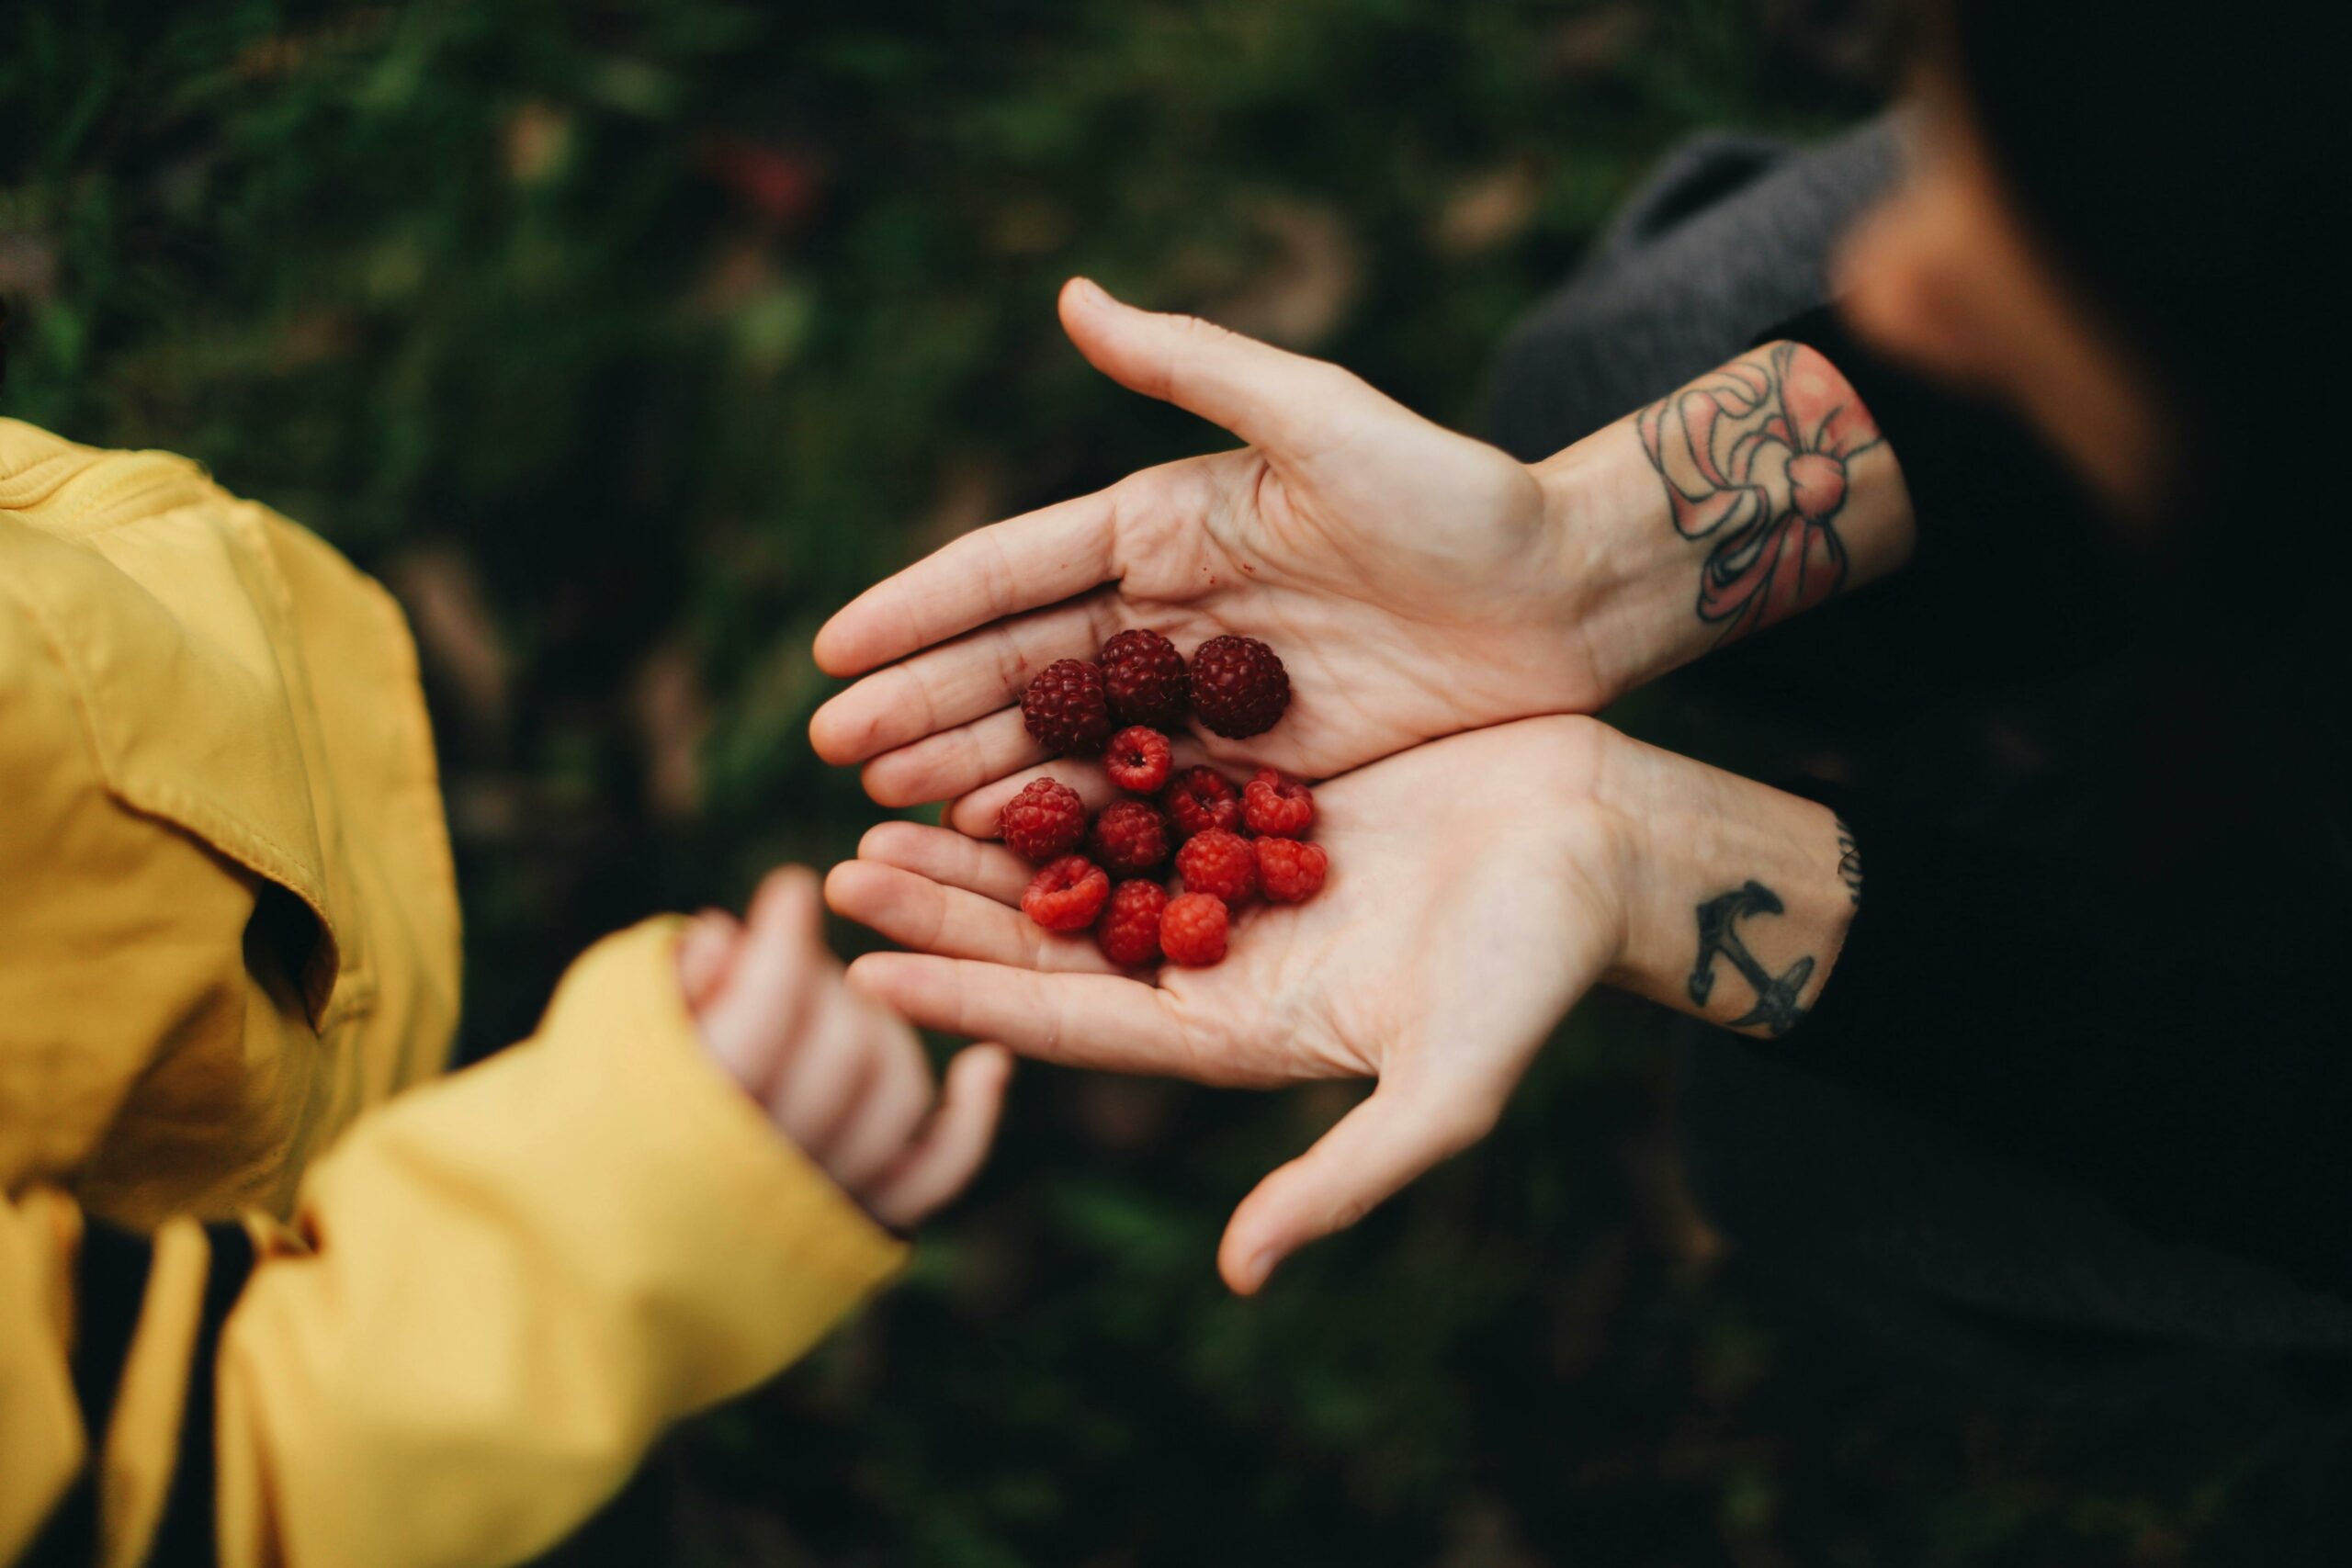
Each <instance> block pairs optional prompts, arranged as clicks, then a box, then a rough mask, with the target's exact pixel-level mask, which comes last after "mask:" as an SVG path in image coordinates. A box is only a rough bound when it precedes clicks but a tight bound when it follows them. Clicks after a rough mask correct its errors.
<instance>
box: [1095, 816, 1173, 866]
mask: <svg viewBox="0 0 2352 1568" xmlns="http://www.w3.org/2000/svg"><path fill="white" fill-rule="evenodd" d="M1092 848H1093V851H1094V859H1095V862H1096V863H1097V864H1099V865H1101V866H1102V867H1103V870H1105V871H1107V872H1109V873H1110V874H1112V875H1114V876H1141V875H1142V874H1144V873H1145V872H1147V871H1154V870H1157V869H1158V868H1159V866H1160V865H1161V864H1162V863H1165V862H1166V861H1167V859H1168V818H1165V817H1162V816H1161V815H1160V814H1159V810H1158V809H1157V808H1156V807H1152V806H1151V805H1149V804H1148V803H1147V802H1145V801H1140V800H1114V801H1113V802H1112V803H1111V804H1110V805H1108V806H1106V807H1103V815H1102V816H1100V817H1097V818H1095V819H1094V841H1093V845H1092Z"/></svg>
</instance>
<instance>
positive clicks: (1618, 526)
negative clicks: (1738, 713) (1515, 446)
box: [1530, 419, 1713, 709]
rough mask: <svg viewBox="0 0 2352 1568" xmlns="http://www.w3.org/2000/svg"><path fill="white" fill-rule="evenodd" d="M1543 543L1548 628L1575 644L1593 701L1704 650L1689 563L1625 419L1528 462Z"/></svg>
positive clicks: (1707, 634) (1708, 634)
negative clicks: (1548, 582)
mask: <svg viewBox="0 0 2352 1568" xmlns="http://www.w3.org/2000/svg"><path fill="white" fill-rule="evenodd" d="M1530 471H1531V472H1532V474H1533V475H1534V477H1535V482H1536V487H1537V489H1538V490H1539V491H1540V492H1541V493H1542V495H1543V503H1544V527H1545V534H1546V536H1547V537H1548V538H1549V539H1550V540H1551V541H1552V542H1553V552H1552V558H1553V560H1554V561H1555V572H1554V581H1557V582H1558V583H1559V584H1560V591H1559V592H1557V593H1556V594H1555V595H1554V603H1555V606H1556V615H1557V629H1558V631H1559V633H1560V635H1562V636H1563V637H1565V638H1566V639H1568V646H1571V647H1576V648H1578V649H1580V650H1581V653H1582V656H1583V658H1584V660H1585V663H1586V667H1587V668H1588V669H1589V671H1590V672H1591V678H1592V681H1593V684H1594V687H1595V691H1596V693H1597V695H1596V700H1595V701H1594V703H1593V706H1594V707H1595V708H1596V709H1598V708H1600V707H1603V706H1606V705H1608V704H1609V703H1611V702H1614V701H1615V700H1616V699H1617V698H1619V697H1621V696H1623V695H1624V694H1626V693H1628V692H1631V691H1634V690H1635V689H1637V688H1638V687H1640V686H1642V685H1645V684H1646V683H1647V682H1650V681H1653V680H1655V679H1657V677H1658V676H1660V675H1663V674H1665V673H1666V672H1667V671H1669V670H1672V669H1674V668H1675V667H1676V666H1678V665H1680V664H1684V663H1687V662H1689V661H1690V660H1692V659H1695V658H1697V657H1698V656H1699V655H1700V654H1702V653H1703V652H1705V651H1706V649H1707V648H1708V647H1709V646H1710V645H1711V643H1712V641H1713V628H1710V627H1708V626H1706V625H1705V624H1704V623H1703V622H1701V621H1700V620H1699V619H1698V617H1697V616H1696V615H1693V614H1692V611H1691V603H1692V596H1693V594H1694V592H1696V579H1695V577H1694V576H1693V572H1694V569H1695V564H1696V563H1695V562H1694V560H1693V558H1692V556H1691V546H1690V543H1689V541H1687V540H1685V539H1683V538H1682V537H1681V536H1679V534H1677V533H1676V532H1675V528H1674V520H1673V517H1672V515H1671V513H1670V512H1669V510H1668V502H1667V498H1666V492H1665V491H1664V489H1663V487H1662V486H1661V485H1660V483H1659V480H1658V477H1657V469H1656V468H1653V467H1652V466H1651V464H1650V462H1649V460H1648V458H1647V457H1646V456H1645V454H1644V452H1643V450H1642V444H1641V439H1640V437H1639V435H1638V434H1636V433H1635V431H1634V422H1633V421H1632V420H1630V419H1624V420H1619V421H1618V422H1616V423H1613V424H1611V425H1608V426H1605V427H1604V428H1602V429H1600V430H1599V431H1596V432H1595V433H1594V434H1591V435H1589V436H1587V437H1586V438H1585V439H1583V440H1582V441H1579V442H1577V444H1576V445H1575V446H1569V447H1566V448H1564V449H1563V450H1561V451H1559V452H1556V453H1555V454H1553V455H1552V456H1551V457H1546V458H1544V459H1543V460H1542V461H1541V462H1538V463H1535V464H1532V465H1531V468H1530Z"/></svg>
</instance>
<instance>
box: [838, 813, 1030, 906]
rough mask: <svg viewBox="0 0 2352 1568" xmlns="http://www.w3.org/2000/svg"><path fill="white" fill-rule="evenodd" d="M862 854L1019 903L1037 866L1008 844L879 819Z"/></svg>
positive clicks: (867, 834)
mask: <svg viewBox="0 0 2352 1568" xmlns="http://www.w3.org/2000/svg"><path fill="white" fill-rule="evenodd" d="M857 858H858V859H859V860H862V861H870V862H872V863H876V864H877V865H894V866H897V867H898V868H899V870H900V871H911V872H913V873H914V874H916V875H917V876H927V877H929V878H930V879H931V880H932V881H933V882H937V883H941V884H943V885H944V886H949V887H960V888H962V889H963V890H964V891H965V892H967V893H977V894H978V895H979V896H980V897H983V898H993V899H995V900H996V901H997V902H998V903H1000V904H1012V905H1018V904H1019V903H1020V902H1021V896H1022V895H1023V893H1026V892H1027V891H1028V890H1029V882H1030V879H1031V878H1032V877H1034V876H1035V875H1036V874H1037V868H1036V867H1035V866H1034V865H1031V864H1030V863H1028V862H1027V861H1025V860H1023V859H1022V858H1021V857H1020V856H1019V855H1017V854H1014V853H1013V852H1012V851H1011V850H1008V849H1006V848H1005V847H1004V846H1003V845H1002V844H990V843H984V842H982V841H980V840H978V839H974V838H970V837H967V835H965V834H962V833H958V832H955V831H952V830H950V829H945V828H933V827H932V826H931V825H930V824H928V823H924V822H877V823H876V824H875V825H874V826H873V827H871V828H868V829H866V830H865V837H864V838H863V839H860V840H858V841H857Z"/></svg>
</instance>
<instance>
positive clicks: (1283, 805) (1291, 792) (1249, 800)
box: [1241, 768, 1315, 839]
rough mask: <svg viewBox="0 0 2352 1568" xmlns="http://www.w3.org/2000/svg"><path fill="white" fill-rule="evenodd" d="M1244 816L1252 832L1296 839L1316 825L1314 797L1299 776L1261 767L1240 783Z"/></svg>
mask: <svg viewBox="0 0 2352 1568" xmlns="http://www.w3.org/2000/svg"><path fill="white" fill-rule="evenodd" d="M1241 819H1242V820H1243V821H1244V822H1247V823H1249V824H1250V831H1251V832H1253V833H1261V834H1264V835H1265V836H1267V837H1269V838H1275V839H1295V838H1297V837H1298V836H1299V835H1301V834H1302V833H1304V832H1306V829H1308V828H1309V827H1311V826H1313V825H1314V822H1315V796H1314V795H1312V794H1310V793H1309V792H1308V790H1307V787H1306V785H1305V784H1301V783H1299V782H1298V781H1297V780H1296V779H1294V778H1285V777H1284V776H1283V775H1282V774H1281V773H1276V772H1274V770H1273V769H1272V768H1261V769H1260V770H1259V772H1258V776H1257V777H1256V778H1254V779H1251V780H1250V782H1249V783H1248V784H1243V785H1242V786H1241Z"/></svg>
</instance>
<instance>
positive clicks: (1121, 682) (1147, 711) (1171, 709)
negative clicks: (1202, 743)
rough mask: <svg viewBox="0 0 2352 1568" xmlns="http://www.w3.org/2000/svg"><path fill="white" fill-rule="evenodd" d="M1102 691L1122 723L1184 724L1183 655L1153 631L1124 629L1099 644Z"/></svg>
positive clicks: (1155, 725) (1161, 727)
mask: <svg viewBox="0 0 2352 1568" xmlns="http://www.w3.org/2000/svg"><path fill="white" fill-rule="evenodd" d="M1102 661H1103V692H1104V694H1106V695H1107V696H1108V697H1109V698H1110V701H1111V712H1112V713H1113V715H1114V716H1116V717H1117V718H1118V720H1119V721H1120V722H1121V723H1122V724H1148V725H1150V726H1152V727H1153V728H1158V729H1173V728H1176V727H1177V726H1178V725H1180V724H1182V723H1183V722H1184V704H1185V700H1186V686H1187V682H1186V680H1185V676H1184V656H1183V655H1182V654H1181V653H1179V652H1177V651H1176V645H1175V644H1174V643H1172V642H1170V641H1169V640H1168V639H1167V638H1166V637H1161V636H1160V635H1159V633H1158V632H1148V631H1145V630H1143V629H1141V628H1140V627H1138V628H1136V630H1133V631H1124V632H1121V633H1120V634H1119V635H1118V636H1116V637H1113V638H1112V639H1111V640H1110V641H1109V642H1106V643H1104V644H1103V653H1102Z"/></svg>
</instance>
